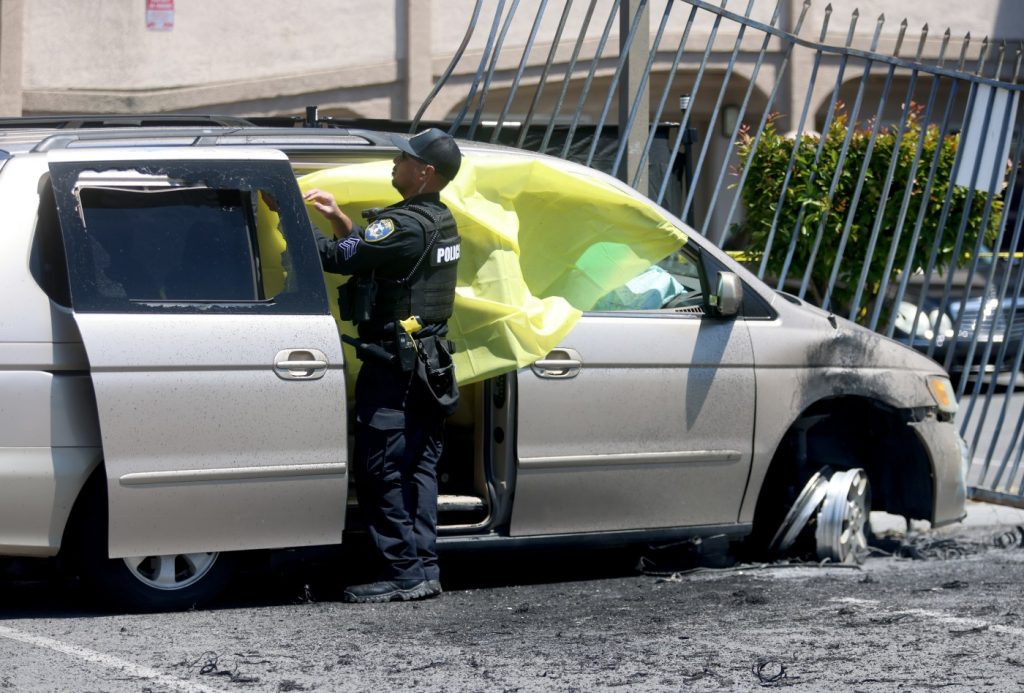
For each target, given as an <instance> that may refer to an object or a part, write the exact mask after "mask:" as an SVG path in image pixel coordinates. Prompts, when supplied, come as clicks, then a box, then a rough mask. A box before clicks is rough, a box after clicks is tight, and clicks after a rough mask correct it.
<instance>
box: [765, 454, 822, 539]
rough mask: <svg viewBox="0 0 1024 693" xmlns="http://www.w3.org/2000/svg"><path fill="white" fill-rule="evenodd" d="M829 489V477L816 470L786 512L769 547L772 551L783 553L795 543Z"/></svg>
mask: <svg viewBox="0 0 1024 693" xmlns="http://www.w3.org/2000/svg"><path fill="white" fill-rule="evenodd" d="M827 490H828V479H826V478H825V476H824V475H823V474H822V473H821V472H815V473H814V475H813V476H811V478H810V479H808V480H807V483H806V484H805V485H804V488H803V490H802V491H801V492H800V495H799V496H798V497H797V499H796V502H794V503H793V507H791V508H790V509H789V512H788V513H787V514H786V519H785V520H783V521H782V524H781V525H780V526H779V529H778V531H777V532H775V537H774V538H773V539H772V543H771V547H770V549H769V550H770V551H771V552H772V553H783V552H785V551H786V549H788V548H789V547H790V546H792V545H793V542H795V541H796V539H797V537H798V536H800V533H801V532H802V531H803V529H804V527H806V526H807V523H808V521H810V519H811V518H812V517H813V516H814V513H815V512H817V510H818V507H819V506H820V505H821V502H822V500H824V498H825V493H826V491H827Z"/></svg>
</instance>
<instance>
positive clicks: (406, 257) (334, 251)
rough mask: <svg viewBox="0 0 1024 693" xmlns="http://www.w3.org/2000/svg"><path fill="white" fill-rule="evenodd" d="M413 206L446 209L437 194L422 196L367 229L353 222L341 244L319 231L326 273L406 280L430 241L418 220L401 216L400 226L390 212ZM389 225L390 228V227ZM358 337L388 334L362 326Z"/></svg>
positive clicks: (439, 328)
mask: <svg viewBox="0 0 1024 693" xmlns="http://www.w3.org/2000/svg"><path fill="white" fill-rule="evenodd" d="M412 204H416V205H417V206H424V207H433V208H435V209H437V210H444V209H447V208H446V207H445V206H444V204H443V203H442V202H441V194H440V193H437V192H428V193H421V194H419V195H415V196H413V197H410V198H409V199H407V200H403V201H401V202H398V203H396V204H393V205H391V206H389V207H385V208H384V209H382V210H381V212H380V214H379V215H378V216H377V221H375V222H373V223H371V224H370V225H368V226H367V227H366V228H363V227H362V226H359V225H358V224H355V223H354V222H353V225H352V233H351V234H349V235H348V236H347V237H345V238H343V239H341V240H338V239H334V238H328V237H327V236H325V235H324V234H323V233H322V232H320V230H319V229H317V228H316V227H314V228H313V231H314V232H315V233H316V242H317V249H318V250H319V252H320V261H321V264H322V265H323V269H324V271H325V272H332V273H335V274H347V275H352V276H364V277H365V276H368V275H369V274H370V273H371V272H372V273H373V274H374V277H375V279H377V280H385V281H388V280H392V281H398V280H402V279H405V278H406V277H407V276H408V275H409V273H410V272H411V271H412V268H413V266H414V265H415V263H416V261H417V260H418V259H419V258H420V256H421V255H423V251H424V249H425V248H426V244H427V242H429V240H430V239H429V238H428V237H427V234H426V232H425V229H424V228H423V224H422V223H421V222H420V221H419V219H418V218H414V217H411V215H402V218H401V222H399V221H398V220H396V219H389V218H388V210H389V209H401V208H402V207H406V206H409V205H412ZM389 224H390V227H389ZM358 328H359V335H360V336H361V337H363V338H364V339H374V338H376V337H377V336H379V334H380V333H381V332H385V331H386V330H384V326H383V325H377V324H369V323H361V324H360V325H359V326H358ZM445 333H447V329H446V328H445V326H444V325H436V326H435V325H430V326H427V328H426V329H424V330H423V331H421V332H420V335H422V336H427V335H430V334H445Z"/></svg>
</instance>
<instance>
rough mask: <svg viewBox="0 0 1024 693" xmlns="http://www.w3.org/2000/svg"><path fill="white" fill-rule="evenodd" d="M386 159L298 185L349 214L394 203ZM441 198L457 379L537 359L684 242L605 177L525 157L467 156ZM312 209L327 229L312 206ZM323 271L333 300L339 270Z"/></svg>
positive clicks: (645, 206)
mask: <svg viewBox="0 0 1024 693" xmlns="http://www.w3.org/2000/svg"><path fill="white" fill-rule="evenodd" d="M391 167H392V163H391V162H390V161H381V162H372V163H364V164H353V165H349V166H342V167H338V168H332V169H325V170H322V171H318V172H316V173H312V174H309V175H306V176H303V177H302V178H300V179H299V187H300V188H302V190H303V191H305V190H309V189H310V188H320V189H323V190H328V191H330V192H331V193H333V194H334V195H335V197H336V198H337V199H338V200H339V203H340V204H341V205H342V209H344V211H345V213H346V214H348V215H349V216H351V217H352V218H353V219H357V220H358V219H360V212H361V211H362V210H363V209H367V208H370V207H384V206H387V205H389V204H392V203H394V202H397V201H398V200H399V195H398V193H397V192H396V191H395V190H394V189H393V188H392V187H391ZM441 198H442V200H443V201H444V203H445V204H446V205H448V207H449V209H451V210H452V213H453V214H454V215H455V219H456V220H457V222H458V225H459V233H460V234H461V235H462V255H461V258H460V260H459V278H458V288H457V295H456V298H455V314H454V316H453V317H452V319H451V321H450V322H449V327H450V335H449V336H450V338H451V339H452V341H454V342H455V343H456V345H457V351H456V353H455V364H456V374H457V376H458V379H459V382H460V383H469V382H473V381H476V380H482V379H484V378H488V377H491V376H493V375H497V374H499V373H503V372H508V371H511V370H515V369H517V368H521V367H523V366H525V365H528V364H530V363H533V362H534V361H536V360H538V359H540V358H543V357H544V355H546V354H547V353H548V352H549V351H550V350H551V349H552V348H554V347H555V346H557V345H558V343H559V342H560V341H561V340H562V338H563V337H564V336H565V335H566V334H567V333H568V332H569V330H570V329H572V327H573V325H574V324H575V323H576V321H577V320H578V319H579V317H580V314H581V311H583V310H588V309H590V308H591V307H593V305H594V304H595V303H596V301H597V300H598V299H599V298H600V297H601V296H603V295H604V294H606V293H607V292H608V291H610V290H612V289H615V288H617V287H619V286H622V285H623V284H624V283H626V282H627V281H629V280H630V279H632V278H633V277H635V276H637V275H638V274H640V273H641V272H642V271H644V270H645V269H646V268H647V267H649V266H650V265H651V264H653V263H655V262H658V261H659V260H661V259H662V258H664V257H666V256H668V255H669V254H671V253H673V252H674V251H676V250H678V249H679V248H680V247H681V246H682V245H683V244H684V243H685V242H686V236H685V235H684V234H683V233H682V231H680V230H679V229H677V228H676V227H675V226H674V225H673V224H672V223H671V222H669V221H668V220H667V219H665V218H663V217H662V216H661V215H660V214H659V213H658V212H657V211H656V210H655V209H654V208H653V207H652V206H650V205H648V204H645V203H643V202H640V201H638V200H635V199H633V198H632V197H630V196H629V195H628V194H626V193H625V192H622V191H621V190H619V189H617V188H615V187H614V186H613V185H610V184H609V183H608V182H606V181H604V180H601V179H599V178H597V177H596V176H592V175H590V174H589V173H588V172H567V171H565V170H561V169H560V168H558V167H557V165H553V164H551V163H548V162H544V161H542V160H537V159H529V158H526V157H522V156H515V155H507V154H486V155H480V154H477V155H468V156H466V157H465V158H464V159H463V163H462V169H461V171H460V172H459V175H458V177H457V178H456V179H455V180H454V181H453V182H452V183H451V184H449V185H448V187H447V188H445V190H444V191H443V192H442V193H441ZM309 212H310V218H311V219H312V221H313V223H314V224H316V225H318V226H319V227H320V228H321V229H323V230H324V231H325V233H327V234H328V235H330V230H329V227H328V225H327V223H326V222H325V221H324V220H323V218H322V217H321V216H320V215H319V213H317V212H316V210H314V209H312V207H310V208H309ZM326 276H327V282H328V288H329V290H330V294H329V295H330V296H331V299H332V301H333V299H334V297H335V296H336V292H335V290H334V287H336V286H337V285H338V284H339V283H341V282H344V281H345V278H342V277H338V276H337V275H326ZM348 329H351V326H348Z"/></svg>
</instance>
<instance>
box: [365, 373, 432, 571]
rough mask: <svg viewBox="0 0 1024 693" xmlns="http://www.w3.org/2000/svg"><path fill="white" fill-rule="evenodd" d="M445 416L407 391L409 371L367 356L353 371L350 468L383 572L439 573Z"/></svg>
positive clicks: (408, 388) (408, 389) (408, 387)
mask: <svg viewBox="0 0 1024 693" xmlns="http://www.w3.org/2000/svg"><path fill="white" fill-rule="evenodd" d="M443 433H444V416H443V415H442V414H441V413H440V412H438V411H436V410H435V409H433V408H429V407H425V406H423V405H422V404H417V403H416V402H414V401H412V400H411V398H410V375H409V374H408V373H402V372H401V370H400V369H399V368H397V367H395V366H391V365H387V364H383V363H379V362H375V361H372V360H369V359H368V360H366V361H364V362H363V365H362V367H361V368H360V371H359V376H358V378H357V379H356V429H355V451H354V459H353V461H352V462H353V472H354V474H355V483H356V497H357V499H358V500H359V508H360V511H361V514H362V516H363V519H364V522H365V523H366V526H367V530H368V532H369V535H370V539H371V540H372V541H373V543H374V545H375V546H376V547H377V551H378V552H379V555H380V557H381V558H382V559H383V565H382V567H381V571H380V572H381V578H382V579H385V580H424V579H426V580H437V579H439V576H440V572H439V570H438V565H437V463H438V461H439V460H440V458H441V451H442V447H443Z"/></svg>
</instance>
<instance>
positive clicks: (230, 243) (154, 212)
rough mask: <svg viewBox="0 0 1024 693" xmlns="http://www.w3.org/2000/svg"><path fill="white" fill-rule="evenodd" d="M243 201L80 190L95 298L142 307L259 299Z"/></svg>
mask: <svg viewBox="0 0 1024 693" xmlns="http://www.w3.org/2000/svg"><path fill="white" fill-rule="evenodd" d="M243 196H244V198H246V199H243ZM248 197H249V195H248V194H244V195H243V193H242V192H241V191H238V190H210V189H205V188H196V189H169V190H124V189H108V188H85V189H83V190H81V193H80V199H81V204H82V206H81V209H82V214H83V217H84V220H85V226H86V228H87V229H88V231H89V237H90V242H91V245H92V251H93V252H92V270H93V272H94V280H95V282H96V288H97V291H98V293H99V294H100V295H102V296H104V297H106V298H127V299H128V300H143V301H256V300H260V299H263V298H265V297H264V296H263V295H262V293H263V292H262V287H261V286H260V283H259V282H258V277H257V264H256V262H255V261H254V253H253V244H254V237H255V234H254V233H253V224H252V223H251V216H252V215H251V213H250V212H249V208H250V202H249V200H248V199H247V198H248Z"/></svg>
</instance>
